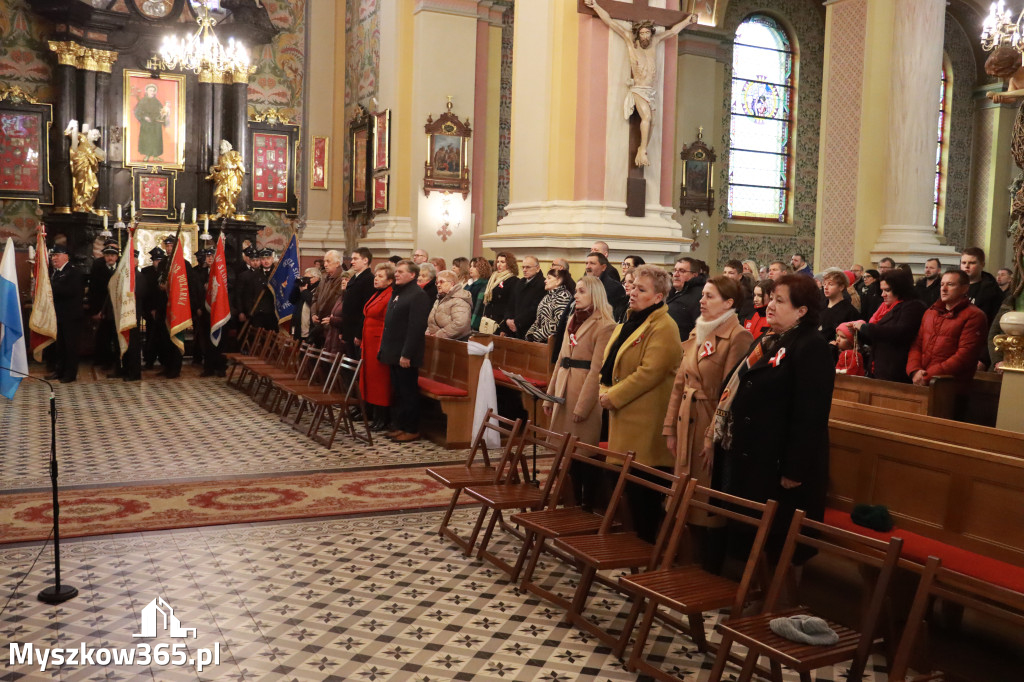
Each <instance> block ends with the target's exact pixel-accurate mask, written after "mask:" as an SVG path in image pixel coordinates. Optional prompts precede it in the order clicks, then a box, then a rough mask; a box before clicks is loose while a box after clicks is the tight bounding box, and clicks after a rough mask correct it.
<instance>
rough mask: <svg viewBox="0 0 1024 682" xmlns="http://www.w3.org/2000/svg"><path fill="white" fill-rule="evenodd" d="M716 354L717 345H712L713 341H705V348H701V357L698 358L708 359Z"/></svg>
mask: <svg viewBox="0 0 1024 682" xmlns="http://www.w3.org/2000/svg"><path fill="white" fill-rule="evenodd" d="M714 352H715V344H713V343H711V341H705V342H704V346H703V348H701V351H700V355H699V356H697V357H698V358H706V357H708V356H709V355H711V354H712V353H714Z"/></svg>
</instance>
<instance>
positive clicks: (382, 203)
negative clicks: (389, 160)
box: [372, 175, 389, 213]
mask: <svg viewBox="0 0 1024 682" xmlns="http://www.w3.org/2000/svg"><path fill="white" fill-rule="evenodd" d="M388 180H389V178H388V176H387V175H378V176H377V177H375V178H374V179H373V207H372V208H373V212H374V213H387V212H388V184H389V183H388Z"/></svg>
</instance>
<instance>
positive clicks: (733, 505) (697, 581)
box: [613, 478, 777, 682]
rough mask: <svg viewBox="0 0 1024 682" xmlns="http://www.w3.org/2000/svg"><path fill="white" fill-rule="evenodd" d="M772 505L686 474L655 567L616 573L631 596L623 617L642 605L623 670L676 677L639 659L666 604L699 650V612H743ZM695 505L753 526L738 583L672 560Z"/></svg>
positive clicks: (704, 645) (671, 680)
mask: <svg viewBox="0 0 1024 682" xmlns="http://www.w3.org/2000/svg"><path fill="white" fill-rule="evenodd" d="M776 506H777V505H776V502H775V500H769V501H768V502H767V503H766V504H760V503H758V502H753V501H751V500H746V499H743V498H740V497H734V496H732V495H728V494H726V493H722V492H718V491H717V490H712V489H710V488H705V487H703V486H700V485H697V479H695V478H691V479H690V480H689V481H688V482H687V484H686V489H685V491H684V492H683V500H682V502H681V503H680V505H679V511H678V512H677V513H676V519H675V527H674V528H673V530H672V536H671V540H670V541H669V544H668V547H667V548H666V550H665V552H664V553H663V554H662V557H661V562H660V564H659V566H658V568H657V569H656V570H653V571H647V572H645V573H640V574H638V575H628V576H623V577H622V578H619V584H620V585H621V586H622V588H623V589H624V590H625V591H626V592H628V593H630V594H631V595H633V597H634V601H633V609H632V612H631V613H630V615H629V618H628V620H627V623H628V624H630V625H631V624H632V623H634V622H636V618H637V615H638V614H639V613H640V610H641V609H644V604H645V603H646V605H647V606H646V609H644V611H643V613H644V617H643V620H642V621H641V622H640V629H639V631H638V632H637V635H636V642H635V643H634V644H633V650H632V652H631V653H630V656H629V661H628V662H627V664H626V667H627V669H629V670H630V671H634V672H635V671H636V670H640V671H641V672H643V673H644V674H645V675H650V676H651V677H654V678H656V679H659V680H664V681H665V682H675V681H676V680H677V678H676V677H675V676H674V675H670V674H668V673H666V672H664V671H663V670H661V669H660V668H657V667H655V666H653V665H652V664H651V663H650V662H648V661H647V659H646V658H644V646H645V645H646V643H647V637H648V635H649V633H650V631H651V626H652V625H653V624H654V617H655V616H656V615H658V613H659V611H658V609H659V608H667V609H671V610H672V611H677V612H679V613H682V614H683V615H685V616H686V619H687V623H688V625H689V627H684V628H683V629H684V631H685V632H687V633H688V634H689V636H690V639H692V640H693V641H694V643H695V644H696V645H697V649H698V650H700V651H702V652H706V651H708V649H709V645H708V642H707V638H706V637H705V635H704V617H703V614H704V613H706V612H708V611H717V610H719V609H722V608H725V607H731V611H730V612H729V613H730V614H731V615H732V616H738V615H739V614H741V613H742V612H743V605H744V604H745V603H746V601H747V596H748V594H749V592H750V588H751V586H752V585H753V583H754V578H755V573H756V572H757V571H758V568H759V567H760V568H762V569H764V568H765V567H764V561H763V557H764V554H763V550H764V544H765V542H766V540H767V539H768V531H769V530H770V529H771V525H772V520H773V519H774V518H775V508H776ZM694 509H697V510H702V511H705V512H708V513H710V514H712V515H713V518H720V519H728V520H729V521H732V522H734V523H739V524H744V525H747V526H751V527H753V529H755V531H756V534H755V536H754V543H753V546H752V547H751V550H750V555H749V556H748V557H747V562H746V565H745V566H744V569H743V573H742V575H741V577H740V580H739V582H736V581H734V580H730V579H729V578H725V577H723V576H720V575H716V574H714V573H711V572H709V571H706V570H704V568H703V567H702V566H700V565H699V564H687V565H682V566H674V565H673V563H674V561H675V559H676V557H677V556H678V554H679V549H680V544H681V543H682V542H683V541H684V540H688V539H689V535H690V533H689V529H690V526H689V524H688V523H687V519H688V518H689V516H690V512H691V511H692V510H694ZM763 573H764V571H763V570H762V574H763ZM679 625H682V623H679ZM629 630H630V628H629V627H626V628H624V630H623V632H624V635H625V636H623V637H620V638H619V643H618V645H617V646H616V648H615V651H614V652H613V653H614V654H615V655H616V656H621V655H622V652H623V650H624V649H625V646H626V644H627V643H628V640H629Z"/></svg>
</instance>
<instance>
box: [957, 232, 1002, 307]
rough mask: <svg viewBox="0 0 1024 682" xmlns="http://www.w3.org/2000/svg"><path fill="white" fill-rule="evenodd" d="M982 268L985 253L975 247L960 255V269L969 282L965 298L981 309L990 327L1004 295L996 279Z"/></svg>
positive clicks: (983, 266)
mask: <svg viewBox="0 0 1024 682" xmlns="http://www.w3.org/2000/svg"><path fill="white" fill-rule="evenodd" d="M984 268H985V252H984V251H983V250H982V249H979V248H978V247H977V246H971V247H968V248H966V249H964V250H963V253H961V254H960V269H961V270H963V271H964V272H966V273H967V277H968V278H969V279H970V280H971V286H970V287H969V288H968V289H967V298H968V299H969V300H970V302H971V303H973V304H974V305H976V306H978V307H979V308H981V310H982V312H984V313H985V317H986V318H987V319H988V323H989V325H991V324H992V321H993V320H994V319H995V318H996V313H997V312H998V311H999V306H1000V304H1002V302H1003V299H1004V298H1006V294H1004V293H1003V290H1002V289H1000V288H999V284H998V283H997V282H996V278H995V277H993V276H992V275H991V274H989V273H987V272H985V270H984Z"/></svg>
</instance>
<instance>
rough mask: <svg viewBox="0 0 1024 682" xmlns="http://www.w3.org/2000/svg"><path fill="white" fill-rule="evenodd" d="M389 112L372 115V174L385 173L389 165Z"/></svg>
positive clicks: (386, 110)
mask: <svg viewBox="0 0 1024 682" xmlns="http://www.w3.org/2000/svg"><path fill="white" fill-rule="evenodd" d="M390 140H391V110H390V109H385V110H384V111H378V112H377V113H376V114H374V115H373V172H374V173H379V172H381V171H386V170H387V169H388V166H389V165H390V163H391V149H390V145H391V142H390Z"/></svg>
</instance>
